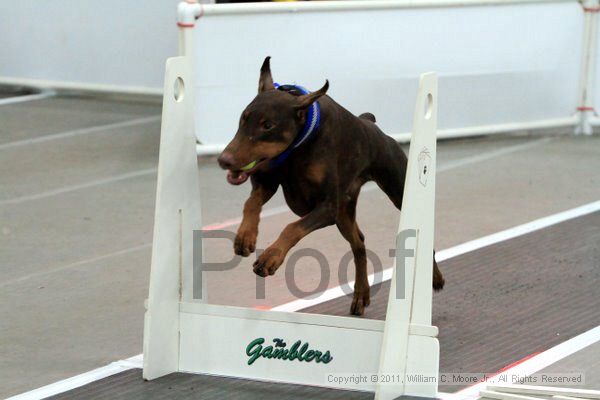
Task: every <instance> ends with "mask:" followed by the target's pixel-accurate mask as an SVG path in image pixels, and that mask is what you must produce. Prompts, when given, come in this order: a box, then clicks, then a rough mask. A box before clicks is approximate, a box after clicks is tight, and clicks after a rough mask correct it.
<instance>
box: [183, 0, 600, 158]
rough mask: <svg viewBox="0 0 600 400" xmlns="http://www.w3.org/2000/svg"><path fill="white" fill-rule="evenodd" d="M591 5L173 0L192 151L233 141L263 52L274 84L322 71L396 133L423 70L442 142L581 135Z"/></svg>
mask: <svg viewBox="0 0 600 400" xmlns="http://www.w3.org/2000/svg"><path fill="white" fill-rule="evenodd" d="M597 9H598V2H597V0H594V1H590V2H589V3H586V5H585V6H582V5H581V4H580V3H578V2H576V1H568V0H566V1H531V0H508V1H499V0H487V1H486V0H465V1H454V0H453V1H448V0H415V1H393V0H375V1H368V0H367V1H324V2H299V3H294V2H292V3H260V4H233V5H232V4H229V5H199V4H193V3H182V4H181V5H180V8H179V15H180V22H181V24H180V25H181V31H180V32H181V34H180V38H181V40H180V45H181V47H180V49H181V54H190V55H192V56H193V57H192V58H193V59H194V62H195V63H196V65H195V67H194V70H195V80H196V82H195V85H196V88H197V90H196V93H197V96H198V98H197V101H196V110H195V113H194V114H195V119H196V134H197V138H198V140H199V142H200V143H201V145H199V146H198V150H199V152H200V153H215V152H218V151H220V150H221V149H222V148H223V146H224V145H225V144H226V143H227V142H228V141H229V140H230V139H231V137H232V136H233V134H234V133H235V131H236V129H237V121H238V117H239V114H240V112H241V111H242V110H243V108H244V107H245V106H246V104H247V103H249V102H250V101H251V100H252V98H253V97H254V95H255V93H256V85H257V80H258V68H259V66H260V64H261V63H262V60H263V58H264V57H265V56H266V55H270V56H272V57H273V59H272V68H273V73H274V76H275V79H276V80H278V81H280V82H285V83H289V82H297V83H301V84H303V85H304V86H307V87H308V88H309V89H310V88H317V87H320V86H321V84H322V82H323V81H324V80H325V78H327V79H329V81H330V84H331V88H330V90H329V94H330V95H331V96H332V97H333V98H334V99H335V100H337V101H338V102H339V103H340V104H342V105H343V106H345V107H347V108H348V109H349V110H350V111H352V112H353V113H355V114H359V113H362V112H365V111H370V112H373V113H374V114H375V115H376V117H377V120H378V124H379V125H380V126H381V127H382V129H383V130H384V131H385V132H386V133H388V134H389V135H391V136H393V137H395V138H396V139H398V140H407V139H408V137H409V136H410V133H409V131H410V127H409V121H406V120H403V119H402V118H400V117H399V116H401V115H406V114H408V113H410V108H411V103H412V101H414V99H412V93H414V88H415V86H416V82H417V77H418V72H419V71H422V70H436V71H438V73H439V75H440V105H441V107H440V109H441V110H442V111H441V114H440V118H439V125H440V129H439V137H440V138H444V137H459V136H470V135H480V134H489V133H497V132H505V131H514V130H523V129H536V128H538V129H539V128H549V127H565V128H566V129H568V130H573V131H574V130H575V129H577V131H578V132H584V133H590V131H591V127H590V125H589V123H592V124H593V123H595V121H596V120H595V119H594V117H593V115H594V112H593V104H594V100H595V97H594V96H595V95H594V87H593V85H594V79H593V77H594V69H595V68H594V66H595V64H596V63H597V62H598V61H597V60H596V51H595V48H596V46H597V39H596V36H597V29H596V28H595V26H596V20H597V18H598V17H597V12H596V11H597ZM424 27H427V28H426V29H425V28H424ZM590 59H591V61H590V62H587V61H586V60H590ZM583 93H585V94H586V95H587V97H585V98H584V96H583V95H582V94H583ZM596 95H597V94H596Z"/></svg>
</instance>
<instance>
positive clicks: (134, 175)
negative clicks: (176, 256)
mask: <svg viewBox="0 0 600 400" xmlns="http://www.w3.org/2000/svg"><path fill="white" fill-rule="evenodd" d="M156 171H157V169H156V168H148V169H142V170H139V171H134V172H128V173H126V174H122V175H115V176H111V177H109V178H104V179H97V180H94V181H88V182H86V183H82V184H80V185H73V186H65V187H62V188H59V189H55V190H49V191H47V192H41V193H36V194H31V195H27V196H21V197H14V198H12V199H7V200H0V206H4V205H8V204H19V203H23V202H26V201H31V200H39V199H43V198H46V197H50V196H56V195H58V194H64V193H69V192H74V191H76V190H80V189H87V188H90V187H93V186H98V185H105V184H108V183H114V182H119V181H123V180H126V179H132V178H139V177H140V176H145V175H152V174H156Z"/></svg>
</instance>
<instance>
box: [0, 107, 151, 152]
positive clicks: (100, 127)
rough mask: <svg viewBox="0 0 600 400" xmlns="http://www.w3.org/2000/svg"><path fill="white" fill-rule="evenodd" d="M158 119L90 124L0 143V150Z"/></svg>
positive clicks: (146, 118) (147, 118) (146, 122)
mask: <svg viewBox="0 0 600 400" xmlns="http://www.w3.org/2000/svg"><path fill="white" fill-rule="evenodd" d="M159 120H160V116H159V115H153V116H151V117H144V118H136V119H132V120H129V121H121V122H115V123H112V124H105V125H98V126H91V127H88V128H81V129H74V130H72V131H67V132H61V133H55V134H51V135H45V136H39V137H35V138H31V139H23V140H16V141H14V142H8V143H4V144H0V150H6V149H12V148H15V147H19V146H25V145H28V144H37V143H43V142H48V141H50V140H57V139H65V138H70V137H73V136H79V135H89V134H92V133H96V132H102V131H106V130H112V129H117V128H126V127H128V126H134V125H142V124H148V123H150V122H156V121H159Z"/></svg>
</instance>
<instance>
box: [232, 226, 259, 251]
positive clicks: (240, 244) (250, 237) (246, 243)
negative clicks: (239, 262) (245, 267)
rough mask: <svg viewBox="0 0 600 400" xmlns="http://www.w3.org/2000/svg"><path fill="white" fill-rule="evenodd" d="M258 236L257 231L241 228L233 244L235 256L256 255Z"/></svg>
mask: <svg viewBox="0 0 600 400" xmlns="http://www.w3.org/2000/svg"><path fill="white" fill-rule="evenodd" d="M257 235H258V232H257V231H256V230H252V229H243V228H240V230H238V232H237V235H236V236H235V241H234V242H233V251H234V252H235V254H237V255H238V256H242V257H248V256H249V255H250V254H251V253H254V250H255V249H256V236H257Z"/></svg>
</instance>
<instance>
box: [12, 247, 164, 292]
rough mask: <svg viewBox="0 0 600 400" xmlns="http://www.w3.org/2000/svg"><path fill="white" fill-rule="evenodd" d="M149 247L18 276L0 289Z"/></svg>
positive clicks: (130, 249) (114, 252)
mask: <svg viewBox="0 0 600 400" xmlns="http://www.w3.org/2000/svg"><path fill="white" fill-rule="evenodd" d="M151 246H152V243H142V244H140V245H137V246H133V247H128V248H126V249H121V250H117V251H113V252H112V253H108V254H103V255H101V256H97V257H93V258H86V259H84V260H79V261H76V262H73V263H70V264H66V265H61V266H60V267H56V268H52V269H48V270H45V271H40V272H34V273H32V274H27V275H23V276H20V277H18V278H15V279H10V280H8V281H4V282H0V288H1V287H4V286H8V285H12V284H15V283H19V282H23V281H26V280H27V279H31V278H35V277H37V276H43V275H48V274H52V273H55V272H60V271H64V270H66V269H69V268H74V267H79V266H81V265H85V264H89V263H93V262H96V261H102V260H106V259H107V258H112V257H116V256H120V255H123V254H128V253H133V252H134V251H139V250H144V249H148V248H150V247H151Z"/></svg>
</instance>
